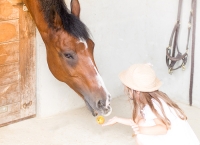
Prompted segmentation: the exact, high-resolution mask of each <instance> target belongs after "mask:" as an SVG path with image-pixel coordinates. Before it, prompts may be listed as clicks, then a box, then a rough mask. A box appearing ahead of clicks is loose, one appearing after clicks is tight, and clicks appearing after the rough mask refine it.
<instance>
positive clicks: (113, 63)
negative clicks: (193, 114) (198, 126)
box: [37, 0, 200, 117]
mask: <svg viewBox="0 0 200 145" xmlns="http://www.w3.org/2000/svg"><path fill="white" fill-rule="evenodd" d="M79 1H80V3H81V8H82V10H81V20H82V21H83V22H84V23H85V24H86V25H87V26H88V28H89V29H90V32H91V35H92V39H93V41H94V42H95V50H94V58H95V61H96V64H97V67H98V70H99V72H100V74H101V76H102V78H103V80H104V82H105V85H106V87H107V89H108V90H109V92H110V93H111V95H112V97H118V96H122V95H124V92H123V86H122V84H121V83H120V81H119V79H118V74H119V73H120V72H121V71H122V70H124V69H126V68H128V67H129V66H130V65H131V64H134V63H147V62H150V63H152V64H153V65H154V69H155V70H156V73H157V76H158V77H159V78H160V79H161V81H162V82H163V85H162V87H161V88H160V90H162V91H165V92H166V93H167V94H168V95H169V96H170V97H171V98H173V99H174V100H179V101H181V102H184V103H187V104H188V103H189V101H188V100H189V81H190V58H191V57H190V56H191V55H190V53H189V60H188V63H187V65H186V70H185V71H182V70H181V69H180V70H177V71H175V72H174V73H173V74H172V75H169V74H168V70H167V66H166V62H165V51H166V47H167V46H168V42H169V38H170V35H171V31H172V29H173V26H174V24H175V22H176V15H177V8H178V0H123V1H119V0H109V1H108V0H98V1H97V0H79ZM66 2H67V4H68V5H69V3H70V0H66ZM197 7H198V8H199V7H200V3H198V6H197ZM189 11H190V0H187V1H184V3H183V15H182V24H183V25H182V27H181V33H180V41H179V44H180V49H181V51H182V52H183V53H184V52H185V47H186V39H187V22H188V17H189ZM197 12H198V13H197V15H198V17H197V31H196V50H195V53H196V55H195V72H194V89H193V105H194V106H197V107H200V91H199V90H198V89H199V88H200V83H199V82H200V77H199V75H198V74H199V73H200V61H199V60H200V59H199V57H198V54H200V49H199V47H200V41H198V40H199V39H200V33H199V30H200V28H199V26H200V19H199V18H200V11H197ZM111 105H112V102H111ZM83 106H85V104H84V102H83V100H82V99H81V98H80V97H79V96H78V95H77V94H76V93H75V92H74V91H73V90H71V89H70V88H69V87H68V86H67V85H66V84H64V83H62V82H59V81H57V80H56V79H55V78H54V77H53V75H52V74H51V72H50V71H49V69H48V66H47V62H46V49H45V46H44V43H43V42H42V39H41V37H40V35H39V33H37V114H38V116H40V117H45V116H50V115H53V114H57V113H60V112H63V111H69V110H73V109H75V108H79V107H83Z"/></svg>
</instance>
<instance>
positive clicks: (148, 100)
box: [126, 87, 187, 129]
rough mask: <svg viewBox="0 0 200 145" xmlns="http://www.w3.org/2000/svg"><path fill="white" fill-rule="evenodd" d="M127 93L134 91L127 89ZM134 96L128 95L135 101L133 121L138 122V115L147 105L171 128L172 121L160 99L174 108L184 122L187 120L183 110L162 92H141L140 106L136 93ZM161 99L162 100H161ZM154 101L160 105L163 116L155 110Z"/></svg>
mask: <svg viewBox="0 0 200 145" xmlns="http://www.w3.org/2000/svg"><path fill="white" fill-rule="evenodd" d="M126 91H127V92H130V91H133V90H132V89H130V88H128V87H126ZM131 94H133V95H132V96H130V93H128V95H129V96H130V98H131V100H133V105H134V108H133V121H135V122H136V117H137V116H138V115H139V114H138V113H140V111H141V109H140V108H141V107H142V108H143V107H144V106H145V105H146V104H147V105H149V107H150V108H151V110H152V112H153V113H154V114H155V115H156V116H157V118H158V119H160V120H161V121H162V122H163V123H164V124H165V125H166V127H167V129H169V128H170V126H171V122H170V120H169V119H168V118H167V116H166V114H165V112H164V109H163V105H162V103H161V101H160V99H162V100H163V101H164V102H165V103H166V104H167V105H168V106H169V107H171V108H173V109H174V111H175V112H176V114H177V116H178V117H179V118H180V119H182V120H186V119H187V116H186V115H185V113H184V112H183V110H181V109H180V108H179V106H178V105H177V104H176V103H175V102H173V101H172V100H171V99H170V98H169V97H168V96H167V95H166V94H165V93H163V92H161V91H158V90H157V91H154V92H141V93H140V97H139V99H140V104H138V102H137V101H136V98H135V96H134V93H131ZM159 98H160V99H159ZM152 99H154V100H156V101H157V102H158V103H159V105H160V106H161V111H162V115H160V114H159V113H158V111H157V110H156V109H155V108H154V105H153V102H152ZM144 102H145V103H144Z"/></svg>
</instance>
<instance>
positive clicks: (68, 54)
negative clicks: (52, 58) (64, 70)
mask: <svg viewBox="0 0 200 145" xmlns="http://www.w3.org/2000/svg"><path fill="white" fill-rule="evenodd" d="M64 56H65V57H66V58H68V59H74V57H73V56H72V55H71V54H70V53H65V54H64Z"/></svg>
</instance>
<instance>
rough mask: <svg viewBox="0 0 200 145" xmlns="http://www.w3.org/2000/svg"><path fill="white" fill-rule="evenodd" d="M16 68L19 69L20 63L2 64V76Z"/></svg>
mask: <svg viewBox="0 0 200 145" xmlns="http://www.w3.org/2000/svg"><path fill="white" fill-rule="evenodd" d="M16 70H19V63H13V64H8V65H0V76H5V74H7V73H10V72H13V71H16Z"/></svg>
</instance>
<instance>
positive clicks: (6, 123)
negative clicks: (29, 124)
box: [0, 112, 36, 127]
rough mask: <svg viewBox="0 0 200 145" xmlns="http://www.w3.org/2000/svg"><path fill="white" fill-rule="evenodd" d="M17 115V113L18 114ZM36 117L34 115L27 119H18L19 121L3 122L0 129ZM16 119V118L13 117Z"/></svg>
mask: <svg viewBox="0 0 200 145" xmlns="http://www.w3.org/2000/svg"><path fill="white" fill-rule="evenodd" d="M18 113H19V112H18ZM34 117H36V115H31V116H28V117H25V118H20V117H19V119H16V120H13V121H9V120H8V121H6V122H5V123H4V122H3V123H2V124H1V123H0V127H3V126H7V125H10V124H12V123H17V122H20V121H23V120H26V119H31V118H34ZM15 118H16V117H15Z"/></svg>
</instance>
